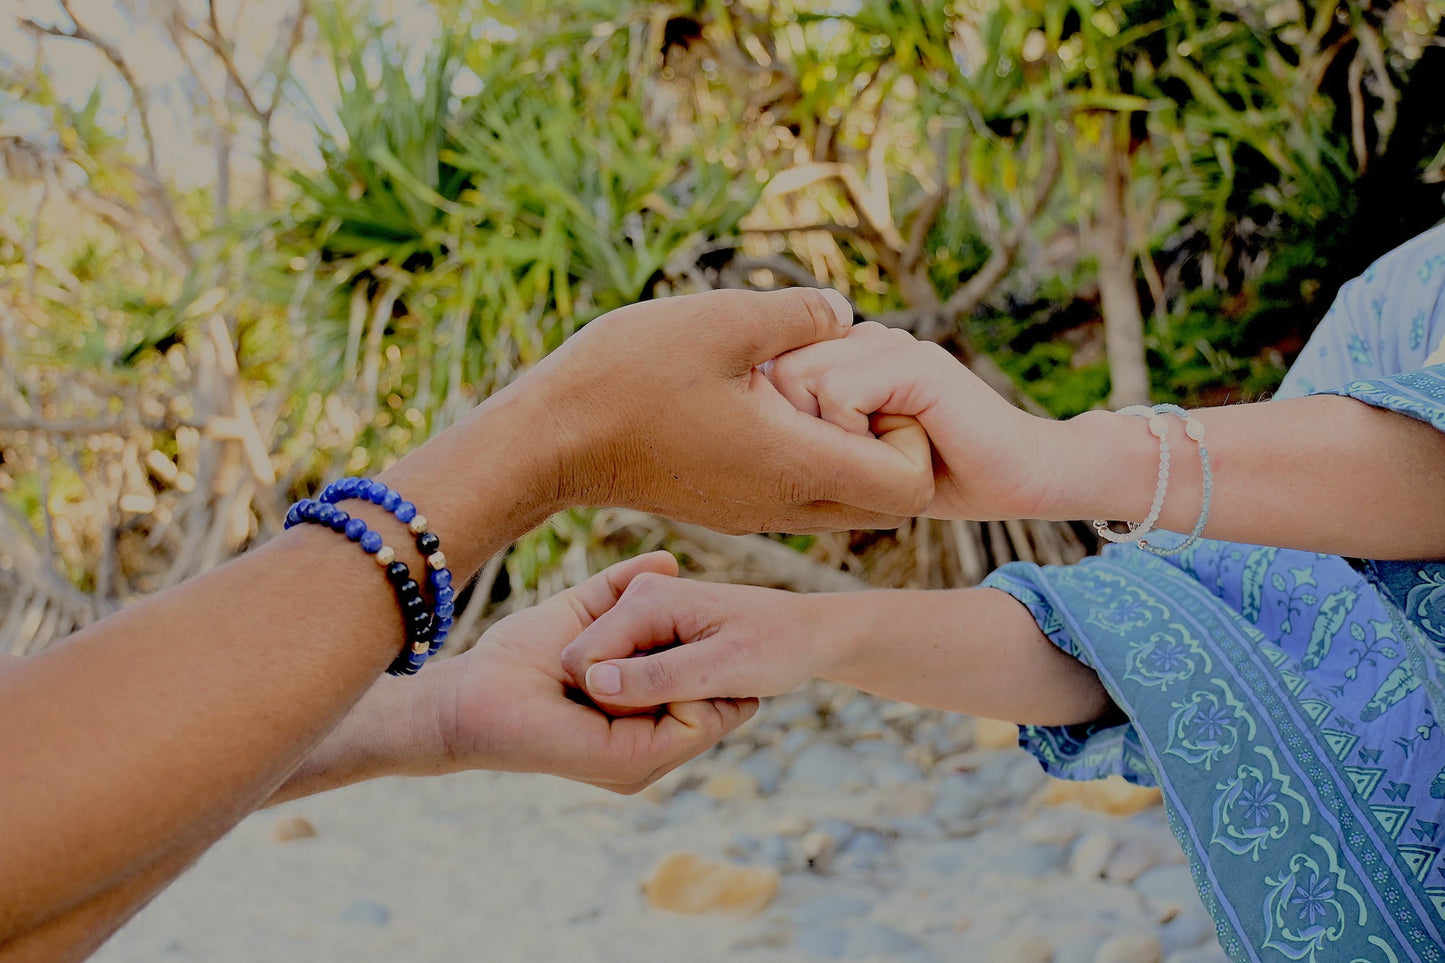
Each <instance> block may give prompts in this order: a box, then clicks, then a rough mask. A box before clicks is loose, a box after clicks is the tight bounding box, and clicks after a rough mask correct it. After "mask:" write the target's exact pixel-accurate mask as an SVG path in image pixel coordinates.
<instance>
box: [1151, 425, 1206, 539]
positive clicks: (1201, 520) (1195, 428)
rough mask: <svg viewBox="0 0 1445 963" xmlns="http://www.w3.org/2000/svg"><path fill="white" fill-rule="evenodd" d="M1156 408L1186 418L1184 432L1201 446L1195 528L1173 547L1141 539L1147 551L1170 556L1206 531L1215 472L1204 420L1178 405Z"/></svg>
mask: <svg viewBox="0 0 1445 963" xmlns="http://www.w3.org/2000/svg"><path fill="white" fill-rule="evenodd" d="M1154 410H1155V411H1157V412H1160V413H1161V414H1162V413H1165V412H1167V413H1169V414H1172V415H1178V416H1179V417H1180V418H1182V419H1183V420H1184V433H1185V434H1186V435H1188V436H1189V438H1190V440H1191V441H1193V442H1194V443H1195V444H1196V445H1198V446H1199V473H1200V478H1201V487H1200V493H1201V494H1200V499H1199V517H1198V518H1197V519H1195V521H1194V528H1193V530H1191V531H1190V533H1189V534H1188V535H1186V536H1185V537H1184V541H1182V542H1180V543H1179V544H1178V545H1175V546H1174V547H1173V548H1156V547H1155V546H1153V545H1150V544H1149V543H1148V541H1146V540H1145V539H1142V538H1141V539H1140V540H1139V547H1140V548H1142V549H1143V550H1144V551H1146V552H1150V553H1151V554H1154V555H1158V556H1160V557H1163V558H1168V557H1169V556H1171V555H1178V554H1179V553H1181V552H1183V551H1184V550H1185V549H1187V548H1188V547H1189V546H1191V545H1193V544H1194V543H1195V542H1197V541H1199V537H1200V535H1201V534H1202V533H1203V531H1204V526H1205V523H1207V522H1208V521H1209V504H1210V502H1211V501H1212V500H1213V498H1214V472H1213V470H1212V469H1211V468H1210V465H1209V449H1208V447H1206V446H1205V444H1204V422H1202V421H1200V420H1199V419H1198V418H1195V417H1194V416H1193V415H1192V414H1190V413H1189V412H1188V411H1186V410H1185V409H1183V408H1181V407H1179V406H1178V405H1155V406H1154Z"/></svg>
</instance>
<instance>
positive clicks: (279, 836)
mask: <svg viewBox="0 0 1445 963" xmlns="http://www.w3.org/2000/svg"><path fill="white" fill-rule="evenodd" d="M315 835H316V827H315V826H314V825H312V823H311V820H309V819H307V818H306V817H305V816H287V817H286V818H285V819H278V820H276V822H275V824H274V825H273V826H272V827H271V838H272V839H274V840H275V841H276V842H278V843H289V842H292V841H293V840H297V839H309V838H311V837H312V836H315Z"/></svg>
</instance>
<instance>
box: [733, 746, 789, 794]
mask: <svg viewBox="0 0 1445 963" xmlns="http://www.w3.org/2000/svg"><path fill="white" fill-rule="evenodd" d="M738 768H739V769H740V770H742V771H743V772H745V773H747V774H748V775H749V776H752V777H753V781H754V782H755V783H756V785H757V789H758V792H760V793H762V794H763V795H764V796H771V795H772V794H773V793H775V792H777V791H778V785H779V784H780V783H781V782H782V781H783V764H782V762H781V761H780V760H779V759H778V754H777V752H776V751H773V750H770V749H759V750H758V751H757V752H755V753H753V754H752V755H751V756H748V757H747V758H746V759H744V760H743V761H742V762H740V763H739V764H738Z"/></svg>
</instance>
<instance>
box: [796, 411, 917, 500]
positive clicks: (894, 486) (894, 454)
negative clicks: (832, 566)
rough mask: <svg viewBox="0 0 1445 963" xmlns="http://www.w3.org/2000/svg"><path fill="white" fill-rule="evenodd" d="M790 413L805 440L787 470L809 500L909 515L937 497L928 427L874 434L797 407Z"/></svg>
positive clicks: (797, 449)
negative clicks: (851, 429) (849, 429)
mask: <svg viewBox="0 0 1445 963" xmlns="http://www.w3.org/2000/svg"><path fill="white" fill-rule="evenodd" d="M788 414H789V415H790V416H791V418H792V421H793V424H792V425H790V426H789V427H790V428H791V429H792V430H793V431H794V432H795V435H796V437H797V438H798V441H799V444H797V445H796V446H795V447H794V448H793V449H791V450H792V453H793V458H792V459H791V460H792V464H791V465H788V466H787V467H786V468H785V470H786V471H787V472H788V473H789V475H788V477H789V483H790V484H791V485H792V486H793V487H794V488H795V490H797V491H800V492H806V493H808V494H809V495H810V496H811V497H810V499H809V500H814V501H831V502H839V503H841V504H844V505H852V506H855V507H857V508H860V509H865V510H867V511H870V512H875V513H878V514H883V515H895V516H899V515H901V516H908V517H912V516H914V515H917V514H918V513H919V512H921V511H923V510H924V508H926V507H927V506H928V504H929V502H931V501H932V500H933V458H932V453H931V449H930V448H929V446H928V443H927V437H928V436H927V435H926V434H925V433H924V432H923V430H922V428H919V429H917V430H916V431H915V430H911V429H909V430H904V429H896V430H894V431H890V432H888V433H887V436H886V437H885V438H873V437H871V436H869V435H854V434H849V433H848V432H847V431H844V430H843V429H842V428H839V427H838V426H837V425H833V424H829V423H827V422H825V421H822V420H820V419H817V418H809V417H807V416H805V415H802V414H799V413H798V412H796V411H794V412H789V413H788Z"/></svg>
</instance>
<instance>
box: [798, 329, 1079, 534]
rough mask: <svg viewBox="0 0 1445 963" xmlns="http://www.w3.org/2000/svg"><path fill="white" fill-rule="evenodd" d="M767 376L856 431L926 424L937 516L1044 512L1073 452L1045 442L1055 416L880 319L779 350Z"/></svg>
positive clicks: (814, 410)
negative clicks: (1016, 399)
mask: <svg viewBox="0 0 1445 963" xmlns="http://www.w3.org/2000/svg"><path fill="white" fill-rule="evenodd" d="M769 376H770V378H771V380H772V382H773V384H774V385H775V386H776V387H777V389H778V391H779V392H780V393H781V394H782V395H783V397H785V398H787V399H788V400H789V401H790V402H792V403H793V405H794V406H796V407H797V408H798V410H799V411H802V412H804V413H806V414H811V415H816V416H818V417H820V418H822V419H823V420H824V421H828V422H830V423H832V424H835V425H838V426H839V427H842V428H845V429H847V430H848V431H850V432H853V433H855V434H858V435H864V434H867V433H868V432H869V430H870V428H871V430H873V431H874V432H881V431H887V430H889V429H890V428H892V427H894V426H895V425H898V424H902V425H908V426H911V425H912V424H914V423H915V421H916V423H917V424H921V425H922V426H923V428H924V430H925V431H927V433H928V438H929V441H930V442H931V443H932V445H933V469H934V497H933V501H932V502H931V503H930V504H929V505H928V507H927V509H926V510H925V511H924V514H927V515H929V516H931V517H934V518H963V519H974V520H985V519H996V518H1030V517H1039V515H1038V514H1037V513H1038V512H1040V511H1041V510H1042V509H1043V506H1044V505H1045V504H1047V499H1048V495H1049V491H1050V489H1051V487H1052V486H1054V485H1055V484H1056V483H1057V477H1058V475H1059V474H1060V465H1059V457H1058V456H1061V455H1064V454H1065V452H1066V451H1067V450H1068V449H1067V446H1066V445H1064V444H1062V443H1061V442H1060V441H1059V440H1058V439H1055V440H1053V441H1050V440H1049V439H1050V438H1052V436H1051V435H1049V434H1048V433H1049V432H1051V431H1055V432H1056V430H1057V426H1058V425H1059V423H1058V422H1051V421H1048V420H1047V419H1043V418H1038V417H1035V416H1033V415H1030V414H1028V413H1027V412H1024V411H1021V410H1020V409H1018V408H1016V407H1014V406H1013V405H1011V404H1009V403H1008V402H1007V401H1005V400H1004V399H1003V398H1001V397H1000V396H999V395H998V393H997V392H995V391H994V390H993V389H992V388H990V387H989V386H988V385H986V384H984V382H983V381H982V380H981V379H980V378H979V377H978V376H977V375H975V374H974V373H973V372H972V371H970V370H969V369H968V368H967V367H966V366H964V365H963V364H961V363H960V362H959V361H958V359H956V358H954V357H953V356H952V355H951V354H949V353H948V351H947V350H945V349H944V348H942V347H941V346H939V345H937V344H934V343H933V342H930V341H919V340H917V339H916V338H914V337H913V335H911V334H909V333H908V332H906V331H902V330H899V329H896V328H887V327H884V326H883V325H881V324H877V323H876V322H871V321H869V322H864V323H863V324H859V325H855V326H854V327H853V328H852V330H850V331H849V332H848V336H847V337H846V338H842V339H838V340H833V341H828V342H825V343H820V344H815V345H811V346H808V347H804V348H801V349H799V350H796V351H792V352H789V353H788V354H785V355H783V356H781V357H779V358H778V359H777V360H776V361H775V362H774V363H773V364H772V365H771V367H770V375H769ZM1046 436H1047V437H1046Z"/></svg>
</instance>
